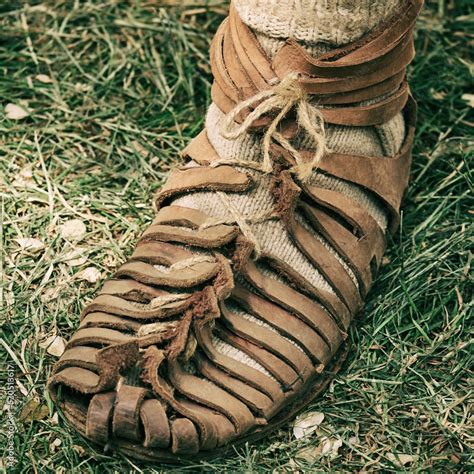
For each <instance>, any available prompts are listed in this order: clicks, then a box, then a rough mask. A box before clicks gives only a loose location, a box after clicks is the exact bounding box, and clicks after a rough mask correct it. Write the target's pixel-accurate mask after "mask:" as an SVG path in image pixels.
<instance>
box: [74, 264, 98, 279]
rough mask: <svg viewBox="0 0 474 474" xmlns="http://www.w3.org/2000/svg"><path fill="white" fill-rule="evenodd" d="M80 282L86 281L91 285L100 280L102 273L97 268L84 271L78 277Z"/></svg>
mask: <svg viewBox="0 0 474 474" xmlns="http://www.w3.org/2000/svg"><path fill="white" fill-rule="evenodd" d="M76 276H77V278H79V280H86V281H88V282H89V283H95V282H96V281H98V280H100V276H101V273H100V271H99V270H98V269H97V268H95V267H87V268H85V269H84V270H82V271H80V272H79V273H78V274H77V275H76Z"/></svg>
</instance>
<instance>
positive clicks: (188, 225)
mask: <svg viewBox="0 0 474 474" xmlns="http://www.w3.org/2000/svg"><path fill="white" fill-rule="evenodd" d="M420 7H421V1H420V0H411V1H407V2H406V4H405V5H404V11H403V14H399V15H398V16H395V17H394V18H392V19H391V20H390V21H389V22H388V23H387V24H385V25H383V27H381V28H380V29H379V30H377V31H374V32H372V33H371V34H370V35H369V36H367V37H365V38H362V39H361V40H360V41H357V42H355V43H353V44H351V45H348V46H346V47H344V48H340V49H337V50H335V51H332V52H330V53H328V54H325V55H322V56H319V57H317V58H313V57H311V56H310V55H308V54H307V53H306V52H305V51H304V50H303V49H302V47H301V46H299V45H298V44H297V43H295V42H294V41H291V40H290V41H288V43H287V44H286V45H285V46H284V47H283V48H282V49H281V50H280V52H279V53H278V54H277V55H276V56H275V58H274V59H273V61H270V60H269V58H268V57H267V56H266V54H265V53H264V52H263V50H262V49H261V47H260V46H259V44H258V42H257V40H256V38H255V36H254V34H253V33H252V32H251V31H250V30H249V29H248V28H247V27H246V26H245V25H244V24H243V23H242V22H241V21H240V19H239V18H238V16H237V15H236V13H235V10H234V9H233V8H231V12H230V16H229V18H228V19H227V20H225V21H224V23H223V24H222V25H221V27H220V28H219V31H218V32H217V34H216V37H215V39H214V42H213V45H212V51H211V59H212V71H213V74H214V77H215V82H214V86H213V89H212V95H213V98H214V101H215V102H216V103H217V105H218V106H219V107H220V108H221V109H222V110H223V111H224V112H228V111H229V110H231V109H232V108H233V107H234V106H235V105H236V104H238V103H239V102H240V101H242V100H245V99H247V98H249V97H252V95H254V94H256V93H258V92H260V91H262V90H266V89H268V88H270V87H272V85H273V84H274V83H275V82H278V81H281V80H282V79H283V78H284V77H285V76H286V75H287V74H288V73H290V72H295V71H297V72H299V73H300V76H299V78H300V85H301V87H303V89H304V90H305V91H306V92H307V93H308V94H310V95H312V96H314V98H315V99H317V100H318V101H319V104H320V105H321V106H324V107H327V108H324V109H322V111H323V115H324V118H325V120H326V121H327V122H330V123H339V124H344V125H348V124H350V125H360V126H362V125H370V124H375V123H380V122H383V121H386V120H388V119H389V118H391V117H393V116H394V114H396V113H398V112H399V111H400V110H402V109H403V112H404V114H405V123H406V124H407V132H406V137H405V142H404V145H403V147H402V149H401V151H400V153H399V154H397V156H395V157H392V158H388V157H378V156H374V157H366V156H356V155H342V154H334V153H329V154H326V155H325V156H324V157H323V158H322V160H321V163H320V165H319V168H320V171H321V172H323V173H325V174H326V175H330V176H334V177H336V178H338V179H340V180H344V181H347V182H351V183H353V184H355V185H357V186H359V187H362V188H364V189H365V190H366V191H367V192H369V193H371V195H372V196H373V197H374V199H377V200H378V202H379V203H380V204H381V205H382V206H385V207H386V209H387V211H388V213H389V215H390V223H389V230H391V231H394V230H395V228H396V226H397V224H398V220H399V210H400V203H401V198H402V195H403V192H404V190H405V188H406V186H407V184H408V178H409V170H410V164H411V146H412V142H413V137H414V122H415V113H416V110H415V104H414V101H413V99H411V97H410V96H409V90H408V86H407V84H406V80H405V68H406V66H407V65H408V63H409V62H410V61H411V60H412V58H413V54H414V51H413V35H412V29H413V24H414V21H415V18H416V15H417V13H418V11H419V9H420ZM380 96H384V98H383V99H380ZM372 99H380V100H374V101H373V102H372V103H371V105H361V104H360V102H361V101H366V100H372ZM248 112H249V111H248V110H247V111H244V113H242V114H241V116H240V117H239V118H238V120H242V119H243V118H245V116H246V114H247V113H248ZM268 119H269V117H265V118H264V119H263V120H260V121H259V123H258V124H256V125H258V127H260V128H261V127H264V126H265V123H266V122H268ZM293 119H294V117H293V116H292V113H290V114H288V116H287V117H286V131H287V132H288V133H289V134H290V135H289V136H291V133H292V132H291V130H296V129H297V127H296V125H295V122H294V120H293ZM290 132H291V133H290ZM257 133H259V131H258V130H257ZM299 152H300V154H301V156H302V157H303V159H305V158H306V159H308V158H309V155H310V154H311V153H312V150H299ZM183 156H184V158H185V160H186V164H185V165H184V166H183V167H182V168H179V169H177V170H175V171H174V172H173V173H172V174H171V176H170V178H169V179H168V181H167V182H166V184H165V185H164V186H163V188H162V189H161V191H160V193H159V195H158V197H157V200H156V205H157V208H158V213H157V216H156V218H155V219H154V221H153V223H152V224H151V225H150V227H149V228H148V229H147V230H146V231H145V232H144V233H143V235H142V237H141V238H140V240H139V242H138V245H137V247H136V249H135V250H134V252H133V254H132V256H131V257H130V259H129V260H128V261H127V262H126V263H124V264H123V265H122V266H121V267H120V268H119V269H118V270H117V271H116V272H115V274H114V275H113V277H112V278H111V279H110V280H108V281H107V282H106V283H105V284H104V286H103V288H102V290H101V291H100V293H99V295H98V296H97V297H96V298H95V299H94V300H93V301H92V302H90V303H89V304H87V305H86V306H85V308H84V310H83V311H82V314H81V320H80V325H79V328H78V330H77V332H76V333H75V334H74V335H73V336H72V338H71V339H70V341H69V342H68V344H67V347H66V351H65V352H64V354H63V355H62V357H61V359H60V360H59V361H58V363H57V364H56V366H55V367H54V370H53V374H52V376H51V378H50V380H49V382H48V388H49V390H50V392H51V394H52V397H53V399H54V400H56V401H57V402H58V403H59V404H60V405H61V407H62V408H63V410H64V413H65V415H66V417H67V418H68V419H69V420H70V421H71V422H72V423H73V424H74V425H75V426H76V427H77V428H78V430H79V431H80V432H81V433H83V434H84V435H85V436H86V437H87V438H89V439H90V440H92V441H94V442H97V443H99V444H102V445H107V446H114V447H116V448H119V449H121V450H123V451H124V452H125V453H127V454H131V455H133V456H136V457H139V458H142V459H146V460H166V461H174V460H177V459H181V458H191V459H194V458H195V457H196V456H201V453H202V455H209V454H211V453H217V452H219V450H221V449H226V447H227V446H230V445H231V443H236V444H237V443H239V442H242V443H243V442H245V441H248V440H251V439H255V438H257V437H259V436H261V435H262V434H263V433H265V432H266V431H267V430H270V429H273V428H275V427H276V426H278V425H279V424H280V423H282V422H283V421H284V420H286V419H287V418H288V417H290V416H292V415H293V414H294V413H296V412H297V410H298V409H300V408H301V407H302V406H305V405H306V404H307V403H308V402H309V401H310V400H311V399H312V398H313V397H314V396H315V395H316V394H317V393H319V391H320V390H322V388H324V386H325V385H326V384H327V383H328V381H329V380H330V376H331V374H333V373H334V372H335V371H337V370H338V369H339V367H340V365H341V363H342V359H343V357H344V354H346V353H347V349H346V344H345V343H344V341H345V340H346V338H347V330H348V328H349V326H350V324H351V322H352V320H353V319H354V317H355V316H356V314H357V313H359V312H360V311H361V309H362V306H363V300H364V298H365V296H366V294H367V292H368V291H369V289H370V286H371V284H372V281H373V279H374V277H375V273H376V271H377V269H378V267H379V266H380V264H381V261H382V256H383V253H384V251H385V246H386V237H385V234H384V232H383V231H382V229H381V228H380V227H379V225H378V224H377V222H376V221H375V220H374V219H373V218H372V217H371V215H370V214H369V212H368V211H367V210H366V209H365V208H363V207H361V206H360V205H358V204H357V202H355V201H353V200H351V199H350V198H349V197H347V196H345V195H343V194H341V193H340V192H338V191H336V190H328V189H324V188H323V187H320V186H318V185H316V184H314V183H311V181H310V182H304V183H303V182H300V181H299V180H298V178H297V177H296V176H294V175H292V174H291V172H290V169H291V167H292V166H293V165H294V164H295V163H294V158H293V157H292V156H291V155H290V154H289V153H288V152H287V151H286V150H284V149H282V147H279V146H277V145H272V147H271V156H272V159H273V162H274V164H275V167H274V170H275V171H274V172H273V176H272V191H273V197H274V209H273V214H272V216H271V218H272V219H276V218H278V219H280V220H281V222H282V224H283V225H284V226H285V228H286V231H287V232H288V235H289V236H290V238H291V239H292V241H293V242H294V243H295V245H296V246H297V247H298V249H299V251H300V252H301V254H302V255H303V256H304V257H305V258H306V259H307V261H308V262H309V263H310V264H312V265H313V267H314V271H319V273H321V275H322V276H323V277H324V279H325V280H326V282H327V287H324V288H325V289H323V287H315V286H314V285H312V284H311V283H310V282H309V280H308V279H306V278H305V276H303V275H301V274H300V272H299V271H298V269H295V268H292V267H291V266H290V265H288V263H287V262H285V261H283V260H281V259H279V258H277V257H275V255H273V254H272V253H271V252H263V253H261V254H259V255H257V253H256V252H255V251H254V250H255V249H254V242H252V241H251V239H249V238H247V237H246V234H245V233H244V232H243V231H242V229H241V228H240V225H241V224H239V223H238V222H237V221H235V222H234V221H232V220H231V221H224V220H222V219H218V218H216V217H215V216H210V215H207V214H206V213H205V212H201V211H197V210H195V209H190V208H186V207H183V206H179V205H176V204H175V203H174V200H175V198H177V197H179V196H181V195H183V194H188V193H193V192H198V191H205V192H207V193H209V196H212V197H211V199H214V198H216V199H217V198H218V196H219V194H218V193H219V192H225V193H227V194H243V193H246V192H248V191H249V190H250V189H251V187H252V183H253V181H252V178H251V177H250V173H248V172H246V171H245V168H244V167H239V168H238V169H236V168H235V167H233V166H229V165H225V164H222V163H218V162H217V161H218V160H220V159H221V157H220V156H219V155H218V153H217V152H216V150H215V149H214V148H213V147H212V145H211V143H210V142H209V139H208V136H207V132H206V130H203V131H202V132H201V133H200V134H199V135H198V136H197V137H196V138H195V139H194V140H193V141H192V142H191V143H190V145H189V146H188V147H187V148H186V149H185V150H184V151H183ZM212 193H214V194H212ZM330 247H332V249H335V250H336V252H337V254H338V255H337V256H336V255H335V253H334V251H333V250H330ZM226 345H227V346H226ZM229 345H230V346H232V350H233V351H234V352H235V353H239V360H236V358H235V357H232V356H231V354H230V353H228V352H225V351H224V350H223V349H222V348H223V347H229ZM249 361H250V362H249Z"/></svg>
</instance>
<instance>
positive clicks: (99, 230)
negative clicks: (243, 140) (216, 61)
mask: <svg viewBox="0 0 474 474" xmlns="http://www.w3.org/2000/svg"><path fill="white" fill-rule="evenodd" d="M28 3H29V5H28V4H27V2H23V1H19V0H12V1H10V2H6V1H5V2H0V71H1V72H0V74H1V76H0V77H1V79H0V132H1V135H0V192H1V197H2V201H1V208H0V212H1V213H2V222H3V226H2V228H1V229H2V231H1V232H2V233H1V241H2V252H1V267H0V275H1V284H2V286H1V290H0V306H1V311H2V316H1V320H0V325H1V337H2V339H1V348H0V361H1V365H2V372H1V377H2V383H1V384H0V385H1V386H2V387H6V388H7V389H8V388H10V391H11V394H12V397H13V399H14V401H15V406H14V407H13V408H11V409H10V410H9V409H8V407H7V406H4V408H3V411H2V413H1V416H2V423H1V426H2V433H1V438H0V443H1V445H0V446H1V450H2V455H3V456H4V461H3V463H4V464H3V466H5V463H6V459H5V458H6V456H7V455H8V454H9V449H8V446H9V445H8V443H7V441H8V433H7V429H8V426H9V425H8V423H7V422H9V421H10V422H14V423H15V426H16V430H17V432H16V434H15V436H14V438H13V442H14V446H13V451H14V453H13V454H14V457H15V458H16V461H17V467H16V469H15V470H16V471H17V472H40V473H49V472H79V471H80V472H126V471H128V470H137V471H139V472H140V471H143V472H160V471H170V470H172V469H174V470H176V472H177V471H178V470H179V471H185V470H193V471H196V470H203V471H218V472H221V471H224V470H228V471H231V472H232V471H247V472H249V471H272V470H275V469H277V470H279V471H281V470H297V469H300V470H301V471H379V470H381V471H403V470H406V471H408V472H417V471H420V470H423V471H426V470H434V471H436V472H454V471H464V470H469V469H470V467H469V458H468V455H469V445H471V446H472V442H473V431H472V424H471V426H469V421H470V420H469V410H468V401H469V400H468V387H469V377H470V373H469V366H470V363H471V362H472V360H470V355H469V346H468V344H469V323H468V314H469V311H470V310H471V311H472V306H471V307H470V301H471V297H472V295H470V294H469V293H468V278H469V265H470V258H471V257H470V254H469V242H470V241H471V242H472V236H473V232H472V230H473V229H472V225H469V221H470V220H471V222H472V207H471V210H470V209H469V207H468V206H469V204H470V203H469V202H468V194H469V192H470V190H471V191H472V181H470V178H471V176H470V173H471V171H472V170H471V169H470V167H472V162H471V163H469V162H468V156H469V155H471V156H472V152H473V149H474V139H473V133H472V132H473V126H474V124H473V121H474V120H473V116H472V114H471V112H472V110H473V109H472V107H473V105H474V104H473V101H474V97H473V96H472V95H469V93H470V91H469V90H468V86H469V82H470V77H472V73H473V68H474V65H473V63H472V62H469V57H468V50H469V48H471V49H472V47H473V42H474V36H473V34H472V32H473V22H474V18H473V16H472V9H473V8H472V6H471V7H469V6H468V4H469V3H470V2H469V1H468V0H465V1H460V0H454V1H453V2H451V3H448V4H445V3H444V2H442V3H441V2H440V3H439V4H437V3H431V4H429V5H428V6H429V8H427V9H426V10H425V13H424V15H423V18H422V19H421V21H420V22H419V29H418V37H417V46H418V58H417V60H416V63H415V65H414V67H413V69H412V70H411V80H412V88H413V90H414V91H415V94H416V96H417V98H418V100H419V102H420V121H419V128H418V138H417V141H416V147H415V160H414V167H413V174H412V179H413V183H412V186H411V188H410V192H409V194H408V196H407V198H406V201H405V206H404V214H403V221H402V226H401V228H400V231H399V232H398V233H397V234H396V235H395V237H394V242H392V244H391V247H390V251H389V253H388V254H387V257H386V259H385V263H386V265H385V266H384V267H383V269H382V271H381V274H380V276H379V279H378V282H377V284H376V286H375V287H374V289H373V291H372V292H371V294H370V297H369V302H368V307H367V311H366V315H365V318H364V319H363V321H361V322H360V324H359V325H358V326H357V327H356V328H355V329H354V330H353V331H352V333H351V338H352V339H353V340H354V341H356V342H357V344H355V345H354V348H353V350H352V352H351V354H350V356H349V359H348V361H347V363H346V365H345V367H344V370H343V371H342V372H341V373H340V375H339V376H338V377H337V378H336V380H335V381H334V382H333V383H332V384H331V386H330V389H329V390H328V391H327V392H326V393H325V395H324V396H322V397H321V398H320V399H318V400H317V401H316V402H315V403H313V404H312V405H311V406H310V407H309V408H308V409H307V412H314V411H315V412H320V413H323V414H324V420H323V421H322V422H321V424H320V425H319V429H318V431H317V432H314V433H312V434H311V435H310V436H308V437H306V438H303V439H302V440H297V439H295V437H294V436H293V433H292V429H291V426H290V425H289V426H286V427H285V428H284V429H281V430H279V431H278V432H277V433H275V434H274V435H272V436H271V437H270V438H269V439H268V440H266V441H264V442H261V443H258V445H250V446H248V447H246V448H244V449H240V450H239V451H237V452H236V453H235V455H233V456H231V457H229V458H227V459H219V460H216V461H213V462H209V463H203V464H200V465H198V464H195V465H186V466H183V467H182V468H180V469H177V468H168V467H166V466H155V467H154V468H152V467H150V466H148V465H143V464H136V463H134V462H133V461H131V460H128V459H126V458H124V457H122V456H120V455H119V454H117V455H115V456H114V457H109V456H106V455H104V454H102V453H101V451H100V450H96V449H94V448H93V447H92V446H91V445H90V444H89V443H88V442H87V441H85V440H84V439H82V438H81V437H79V436H77V435H76V434H75V433H74V431H73V430H72V429H70V428H69V427H68V425H67V424H66V423H65V421H64V419H63V418H62V415H61V414H58V413H57V412H56V409H55V407H54V406H53V405H52V403H51V401H50V399H49V398H48V396H47V394H46V393H45V389H44V385H45V381H46V379H47V377H48V374H49V373H50V370H51V366H52V364H53V363H54V362H55V360H56V357H55V356H54V355H51V354H50V353H55V352H56V351H58V350H60V349H61V347H60V346H61V342H62V339H61V338H66V339H67V338H68V337H69V336H70V335H71V333H72V332H73V331H74V330H75V328H76V327H77V324H78V314H79V312H80V310H81V307H82V306H83V304H84V302H85V301H87V300H89V299H91V298H92V296H93V295H94V293H95V292H96V290H97V289H98V288H99V287H100V285H101V284H102V280H103V279H104V278H106V277H107V276H108V275H110V274H111V273H112V272H113V271H114V269H115V268H116V267H117V266H118V265H119V264H120V263H121V262H123V261H124V259H125V258H126V256H127V255H129V254H130V252H131V250H132V248H133V245H134V242H135V241H136V239H137V237H138V236H139V234H140V232H141V231H142V230H143V229H144V228H145V227H146V226H147V224H148V223H149V222H150V220H151V218H152V215H153V212H152V207H151V201H152V195H153V193H154V192H156V191H157V189H159V187H160V185H161V184H162V183H163V180H164V178H165V176H166V174H167V172H168V170H169V168H170V167H171V166H172V165H173V164H174V163H175V162H176V161H177V159H178V158H177V157H178V151H179V150H180V149H182V147H183V146H184V145H185V144H186V143H187V142H188V140H189V139H190V137H192V136H193V135H194V134H195V133H196V132H197V131H198V130H199V129H200V127H201V125H202V122H203V117H204V114H205V109H206V104H207V103H208V102H209V85H210V71H209V64H208V60H207V56H208V46H209V41H210V39H211V35H212V32H213V31H215V29H216V27H217V25H218V24H219V21H220V20H221V19H222V17H223V15H224V13H225V8H226V5H225V3H224V4H222V3H220V2H211V3H212V4H211V5H210V7H209V8H205V7H203V4H204V3H205V2H204V1H201V2H199V1H187V2H174V3H181V5H183V4H185V5H186V7H185V8H183V9H182V10H179V11H178V10H177V9H176V8H172V7H166V8H160V7H157V4H158V3H159V2H157V1H152V0H133V1H132V0H129V1H125V0H124V1H119V0H116V1H111V0H88V1H79V0H76V1H66V0H56V1H53V0H51V1H34V0H33V1H30V2H28ZM167 3H172V2H167ZM470 9H471V12H470V11H469V10H470ZM469 13H471V16H470V17H469V16H468V15H469ZM469 32H470V34H469ZM466 94H467V95H466ZM471 94H472V92H471ZM469 102H470V103H469ZM8 104H13V105H8ZM25 114H28V115H27V116H25V117H22V116H23V115H25ZM470 114H471V115H470ZM469 137H471V138H469ZM470 218H471V219H470ZM77 249H79V251H78V252H76V253H74V252H75V251H76V250H77ZM55 336H58V337H57V338H56V339H55ZM48 344H50V347H49V352H50V353H48V352H47V351H46V346H47V345H48ZM9 374H10V376H11V377H12V378H11V379H10V380H8V379H7V377H8V375H9ZM471 381H472V379H471ZM2 395H6V391H5V392H4V393H3V394H2ZM4 401H5V397H4V396H2V406H3V403H4ZM10 401H11V399H10ZM35 408H36V410H34V409H35ZM320 419H321V416H319V420H320ZM471 421H472V420H471ZM325 437H326V438H325ZM328 450H329V452H327V453H326V452H325V451H328Z"/></svg>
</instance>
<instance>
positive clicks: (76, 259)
mask: <svg viewBox="0 0 474 474" xmlns="http://www.w3.org/2000/svg"><path fill="white" fill-rule="evenodd" d="M85 251H86V250H85V249H84V248H82V247H78V248H76V249H73V250H70V251H69V252H66V253H65V254H64V261H65V262H66V263H67V264H68V265H69V266H70V267H79V266H80V265H84V263H86V262H87V257H86V256H85V255H84V252H85Z"/></svg>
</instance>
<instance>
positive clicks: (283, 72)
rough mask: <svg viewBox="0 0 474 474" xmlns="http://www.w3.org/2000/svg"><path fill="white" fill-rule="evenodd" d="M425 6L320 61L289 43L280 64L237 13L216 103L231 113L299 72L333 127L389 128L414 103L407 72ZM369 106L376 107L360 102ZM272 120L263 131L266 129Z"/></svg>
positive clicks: (214, 58) (220, 64)
mask: <svg viewBox="0 0 474 474" xmlns="http://www.w3.org/2000/svg"><path fill="white" fill-rule="evenodd" d="M422 4H423V1H422V0H408V1H405V3H404V4H403V5H402V7H401V8H400V11H397V12H396V14H395V15H394V16H393V17H392V18H391V19H390V20H389V21H388V22H386V23H384V24H383V25H381V27H380V28H379V29H378V30H375V31H373V32H372V33H371V34H370V35H368V36H366V37H364V38H362V39H361V40H359V41H356V42H354V43H351V44H349V45H347V46H345V47H342V48H339V49H336V50H334V51H331V52H330V53H327V54H323V55H321V56H319V57H316V58H313V57H311V56H310V55H309V53H307V52H306V51H305V50H304V49H303V47H302V46H301V45H299V44H298V43H297V42H296V41H294V40H289V41H288V42H287V44H286V45H285V46H284V47H283V48H281V49H280V50H279V51H278V53H277V54H276V56H275V57H274V58H273V60H271V59H270V58H268V57H267V56H266V55H265V53H264V52H263V51H262V49H261V47H260V46H259V44H258V41H257V40H256V38H255V36H254V34H253V33H252V31H251V30H250V29H249V28H248V27H247V26H246V25H245V24H244V23H243V22H242V21H241V20H240V17H239V15H238V14H237V13H236V11H235V9H234V8H233V7H231V9H230V14H229V18H228V19H226V20H225V21H224V22H223V23H222V25H221V27H220V28H219V30H218V32H217V34H216V36H215V37H214V41H213V44H212V48H211V67H212V73H213V75H214V79H215V80H214V84H213V87H212V99H213V101H214V102H215V103H216V104H217V106H218V107H219V108H220V109H221V110H222V111H223V112H225V113H228V112H230V111H231V110H232V109H233V108H234V107H235V106H236V105H237V104H238V103H239V102H241V101H243V100H246V99H249V98H250V97H252V96H253V95H255V94H256V93H257V92H261V91H264V90H267V89H270V88H271V87H272V85H274V84H275V83H278V82H279V81H281V80H283V79H284V78H285V77H286V76H288V75H289V74H294V73H297V74H298V82H299V84H300V86H301V88H302V89H303V90H304V91H305V92H306V93H307V94H308V95H309V97H310V99H311V97H314V101H315V102H316V103H317V104H319V105H320V106H321V109H320V111H321V113H322V115H323V117H324V120H325V121H326V122H327V123H333V124H339V125H351V126H368V125H377V124H381V123H384V122H386V121H387V120H390V119H391V118H392V117H394V116H395V115H396V114H397V113H398V112H400V110H402V109H403V107H404V106H405V104H406V102H407V100H408V96H409V89H408V85H407V82H406V79H405V70H406V67H407V65H408V64H409V63H410V62H411V61H412V59H413V57H414V54H415V51H414V47H413V26H414V23H415V20H416V17H417V15H418V13H419V11H420V10H421V7H422ZM382 96H383V97H384V98H383V99H380V97H382ZM363 101H372V102H371V103H369V104H365V105H362V104H360V102H363ZM357 102H359V104H358V105H357V104H356V105H353V104H355V103H357ZM328 106H336V107H335V108H327V107H328ZM323 107H324V108H323ZM248 113H250V110H247V112H246V113H245V114H241V115H240V117H239V119H240V121H241V120H243V119H244V117H245V116H246V115H247V114H248ZM269 119H270V118H267V120H266V121H263V122H262V121H261V120H260V121H258V122H257V123H255V125H259V126H261V125H262V123H263V124H265V123H268V120H269Z"/></svg>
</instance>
